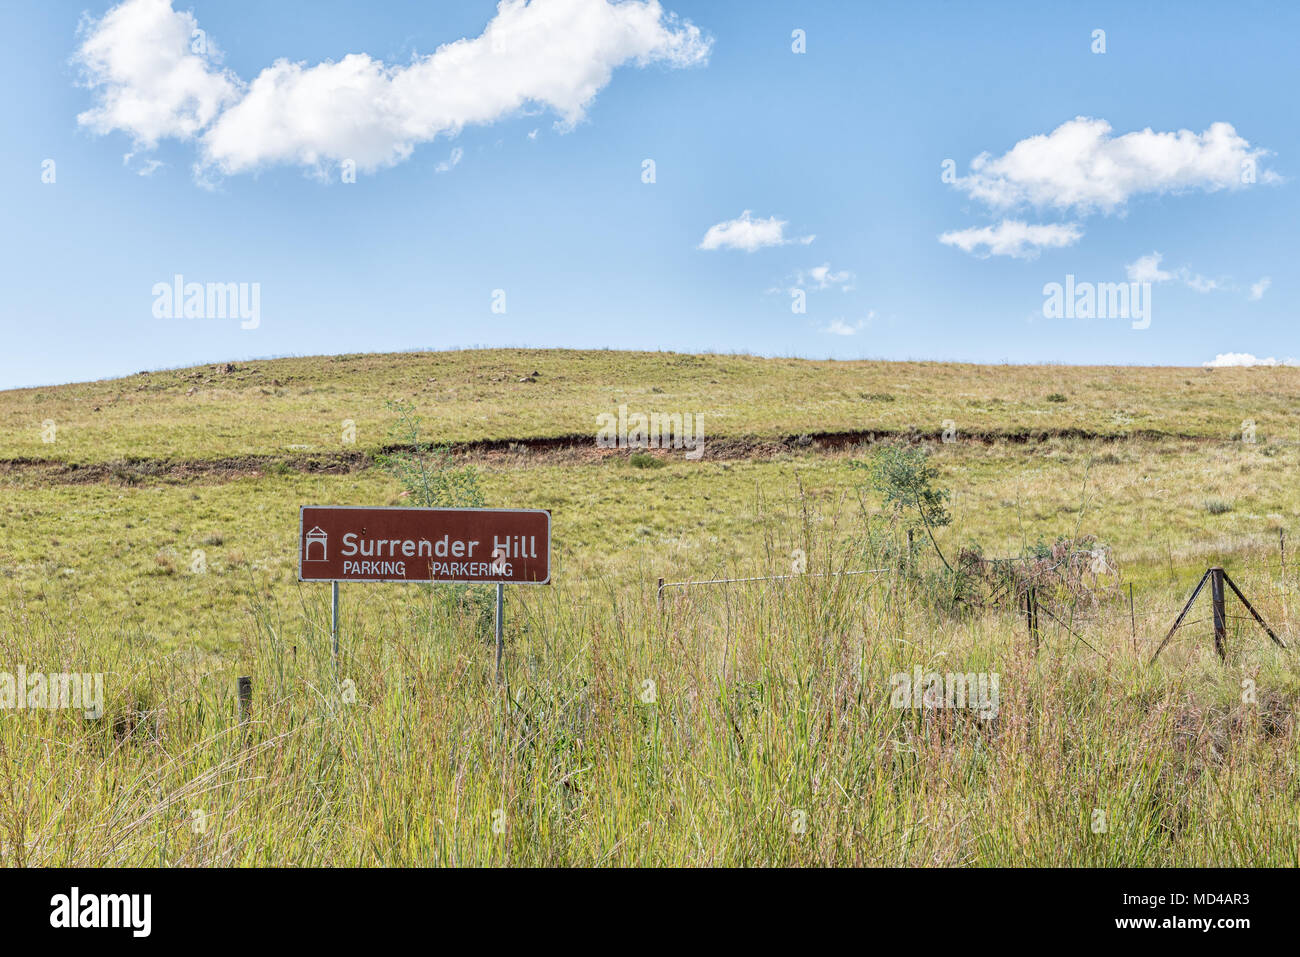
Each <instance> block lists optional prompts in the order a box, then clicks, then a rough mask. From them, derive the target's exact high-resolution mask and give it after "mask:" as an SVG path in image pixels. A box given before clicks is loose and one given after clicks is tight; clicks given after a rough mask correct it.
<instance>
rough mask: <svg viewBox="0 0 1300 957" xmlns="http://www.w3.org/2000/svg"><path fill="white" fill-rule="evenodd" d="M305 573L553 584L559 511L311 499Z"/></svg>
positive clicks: (316, 577)
mask: <svg viewBox="0 0 1300 957" xmlns="http://www.w3.org/2000/svg"><path fill="white" fill-rule="evenodd" d="M298 580H299V581H345V582H349V581H366V582H394V581H396V582H465V583H469V582H499V583H502V584H507V585H545V584H547V583H548V582H550V580H551V513H550V512H548V511H546V510H544V509H531V508H530V509H511V508H351V507H348V506H334V505H304V506H302V511H301V513H300V516H299V527H298Z"/></svg>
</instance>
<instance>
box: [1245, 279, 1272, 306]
mask: <svg viewBox="0 0 1300 957" xmlns="http://www.w3.org/2000/svg"><path fill="white" fill-rule="evenodd" d="M1271 285H1273V280H1272V279H1270V278H1269V277H1268V276H1265V277H1264V278H1262V279H1261V280H1260V281H1259V282H1256V283H1252V284H1251V287H1250V298H1251V299H1252V300H1258V299H1263V298H1264V293H1266V292H1268V287H1269V286H1271Z"/></svg>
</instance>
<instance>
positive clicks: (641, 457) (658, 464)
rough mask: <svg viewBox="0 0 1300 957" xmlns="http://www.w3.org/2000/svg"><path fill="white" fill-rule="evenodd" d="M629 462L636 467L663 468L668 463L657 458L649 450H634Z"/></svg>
mask: <svg viewBox="0 0 1300 957" xmlns="http://www.w3.org/2000/svg"><path fill="white" fill-rule="evenodd" d="M628 463H629V464H630V465H631V466H632V468H634V469H661V468H663V467H664V466H665V465H667V464H668V463H667V462H665V461H663V460H662V459H657V458H655V457H654V456H653V455H651V454H650V453H649V452H633V453H632V457H631V458H630V459H628Z"/></svg>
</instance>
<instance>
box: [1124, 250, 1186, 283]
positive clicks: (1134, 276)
mask: <svg viewBox="0 0 1300 957" xmlns="http://www.w3.org/2000/svg"><path fill="white" fill-rule="evenodd" d="M1162 259H1164V256H1163V255H1161V254H1160V253H1151V254H1150V255H1148V256H1139V257H1138V258H1137V259H1135V260H1134V261H1133V262H1131V263H1129V264H1128V266H1127V267H1125V268H1126V269H1127V270H1128V278H1129V280H1130V281H1132V282H1166V281H1167V280H1170V279H1173V278H1174V274H1173V273H1171V272H1166V271H1164V270H1163V269H1161V268H1160V260H1162Z"/></svg>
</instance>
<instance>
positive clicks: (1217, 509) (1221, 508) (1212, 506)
mask: <svg viewBox="0 0 1300 957" xmlns="http://www.w3.org/2000/svg"><path fill="white" fill-rule="evenodd" d="M1205 510H1206V511H1207V512H1209V513H1210V514H1211V515H1224V514H1226V513H1228V512H1231V511H1232V503H1231V502H1225V501H1224V500H1223V499H1221V498H1207V499H1206V500H1205Z"/></svg>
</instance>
